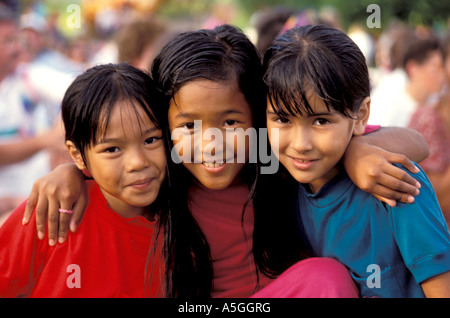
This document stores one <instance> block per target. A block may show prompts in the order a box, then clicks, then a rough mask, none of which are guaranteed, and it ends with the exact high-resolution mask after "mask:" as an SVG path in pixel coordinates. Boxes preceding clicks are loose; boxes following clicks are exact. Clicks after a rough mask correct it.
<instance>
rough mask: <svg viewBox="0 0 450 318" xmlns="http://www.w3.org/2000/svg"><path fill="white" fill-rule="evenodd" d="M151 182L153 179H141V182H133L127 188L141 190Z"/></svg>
mask: <svg viewBox="0 0 450 318" xmlns="http://www.w3.org/2000/svg"><path fill="white" fill-rule="evenodd" d="M152 180H153V178H147V179H142V180H138V181H136V182H133V183H131V184H129V185H128V186H129V187H133V188H136V189H142V188H146V187H147V186H148V185H149V184H150V183H151V182H152Z"/></svg>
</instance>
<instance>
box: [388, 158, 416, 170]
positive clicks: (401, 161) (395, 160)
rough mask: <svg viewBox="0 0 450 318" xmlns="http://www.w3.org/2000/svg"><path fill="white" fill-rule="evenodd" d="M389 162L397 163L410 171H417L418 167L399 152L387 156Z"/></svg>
mask: <svg viewBox="0 0 450 318" xmlns="http://www.w3.org/2000/svg"><path fill="white" fill-rule="evenodd" d="M389 161H390V162H391V163H399V164H401V165H402V166H403V167H405V168H406V169H407V170H408V171H409V172H411V173H418V172H419V168H417V166H416V165H415V164H414V163H413V162H412V161H411V160H409V159H408V158H407V157H406V156H404V155H400V154H392V155H391V156H390V158H389Z"/></svg>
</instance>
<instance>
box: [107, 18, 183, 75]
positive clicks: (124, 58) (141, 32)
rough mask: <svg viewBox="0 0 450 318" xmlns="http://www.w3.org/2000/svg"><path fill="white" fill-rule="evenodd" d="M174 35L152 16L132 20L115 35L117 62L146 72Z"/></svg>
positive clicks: (162, 22) (173, 32) (174, 32)
mask: <svg viewBox="0 0 450 318" xmlns="http://www.w3.org/2000/svg"><path fill="white" fill-rule="evenodd" d="M176 33H177V31H176V30H175V29H174V30H172V28H169V26H168V25H167V24H166V23H165V22H164V21H162V20H160V19H158V18H156V17H154V16H144V17H138V18H136V19H133V20H132V21H130V22H129V23H126V24H125V25H124V26H123V27H122V28H120V30H118V31H117V33H116V34H115V42H116V44H117V52H118V61H119V62H127V63H129V64H131V65H133V66H135V67H137V68H140V69H143V70H145V71H147V72H148V71H149V70H150V66H151V64H152V62H153V59H154V58H155V56H156V55H157V54H158V53H159V51H160V50H161V48H162V47H163V46H164V45H165V44H166V43H167V42H168V41H169V40H170V39H172V38H173V37H175V34H176Z"/></svg>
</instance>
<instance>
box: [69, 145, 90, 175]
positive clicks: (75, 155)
mask: <svg viewBox="0 0 450 318" xmlns="http://www.w3.org/2000/svg"><path fill="white" fill-rule="evenodd" d="M66 147H67V150H69V154H70V156H71V157H72V159H73V161H74V162H75V164H76V165H77V167H78V169H80V170H83V169H87V167H86V165H85V164H84V160H83V156H82V155H81V152H80V151H79V150H78V148H77V147H75V144H74V143H73V142H72V141H71V140H67V141H66Z"/></svg>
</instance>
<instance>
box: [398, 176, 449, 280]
mask: <svg viewBox="0 0 450 318" xmlns="http://www.w3.org/2000/svg"><path fill="white" fill-rule="evenodd" d="M405 171H406V170H405ZM414 177H415V178H416V179H417V180H418V181H419V182H420V183H421V185H422V187H421V189H420V194H419V195H418V196H417V197H415V202H414V203H413V204H405V203H398V205H397V207H394V208H391V207H389V212H390V218H391V226H392V228H393V233H394V237H395V240H396V242H397V245H398V247H399V249H400V252H401V254H402V257H403V259H404V261H405V264H406V266H407V267H408V269H409V270H410V271H411V273H412V274H413V276H414V278H415V280H416V282H417V283H421V282H423V281H424V280H426V279H428V278H430V277H433V276H435V275H438V274H442V273H445V272H447V271H450V234H449V231H448V228H447V225H446V222H445V219H444V217H443V215H442V212H441V209H440V207H439V204H438V201H437V198H436V195H435V193H434V190H433V188H432V186H431V184H430V182H429V180H428V178H427V176H426V175H425V173H424V172H423V170H422V169H420V172H419V173H417V174H414Z"/></svg>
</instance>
